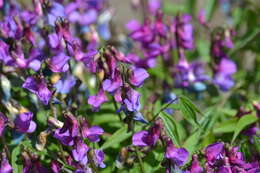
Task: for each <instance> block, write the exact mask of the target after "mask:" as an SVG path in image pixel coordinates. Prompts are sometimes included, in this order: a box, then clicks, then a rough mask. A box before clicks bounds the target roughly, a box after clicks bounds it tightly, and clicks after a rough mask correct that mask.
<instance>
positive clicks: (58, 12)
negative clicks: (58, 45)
mask: <svg viewBox="0 0 260 173" xmlns="http://www.w3.org/2000/svg"><path fill="white" fill-rule="evenodd" d="M64 16H65V12H64V7H63V5H62V4H59V3H57V2H53V3H52V7H51V10H50V12H49V14H48V23H49V24H50V25H52V26H54V25H55V21H56V20H57V18H58V17H64Z"/></svg>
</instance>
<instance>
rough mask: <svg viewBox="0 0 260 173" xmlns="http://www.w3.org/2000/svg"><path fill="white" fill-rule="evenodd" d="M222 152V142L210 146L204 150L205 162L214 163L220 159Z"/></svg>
mask: <svg viewBox="0 0 260 173" xmlns="http://www.w3.org/2000/svg"><path fill="white" fill-rule="evenodd" d="M223 152H224V144H223V143H222V142H217V143H214V144H210V145H209V146H207V148H206V149H205V155H206V159H207V162H209V163H210V164H211V163H214V162H215V160H218V159H222V158H223V154H224V153H223Z"/></svg>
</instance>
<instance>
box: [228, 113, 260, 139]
mask: <svg viewBox="0 0 260 173" xmlns="http://www.w3.org/2000/svg"><path fill="white" fill-rule="evenodd" d="M256 121H257V117H256V116H255V115H251V114H250V115H245V116H243V117H242V118H240V119H239V120H238V122H237V124H236V130H235V132H234V135H233V138H232V142H231V143H233V142H234V141H235V139H236V137H237V136H238V135H239V133H240V132H241V131H242V130H243V129H244V128H245V127H246V126H248V125H250V124H252V123H254V122H256Z"/></svg>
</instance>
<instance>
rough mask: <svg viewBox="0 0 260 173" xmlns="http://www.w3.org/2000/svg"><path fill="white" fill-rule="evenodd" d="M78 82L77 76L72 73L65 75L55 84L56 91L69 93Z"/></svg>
mask: <svg viewBox="0 0 260 173" xmlns="http://www.w3.org/2000/svg"><path fill="white" fill-rule="evenodd" d="M75 84H76V78H75V77H74V76H72V75H65V76H64V77H63V78H62V79H60V80H59V81H58V82H56V83H55V84H54V87H55V88H56V92H58V93H61V94H68V93H69V92H70V90H71V88H72V87H73V86H74V85H75Z"/></svg>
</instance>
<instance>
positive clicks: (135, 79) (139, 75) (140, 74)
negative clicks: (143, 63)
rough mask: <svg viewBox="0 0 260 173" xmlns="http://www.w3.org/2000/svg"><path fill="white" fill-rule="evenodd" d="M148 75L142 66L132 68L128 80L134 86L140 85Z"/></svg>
mask: <svg viewBox="0 0 260 173" xmlns="http://www.w3.org/2000/svg"><path fill="white" fill-rule="evenodd" d="M148 77H149V74H148V73H147V71H146V70H145V69H143V68H134V69H133V70H132V72H131V74H130V78H129V81H130V83H131V84H132V85H134V86H137V87H139V86H141V85H142V84H143V82H144V80H145V79H146V78H148Z"/></svg>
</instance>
